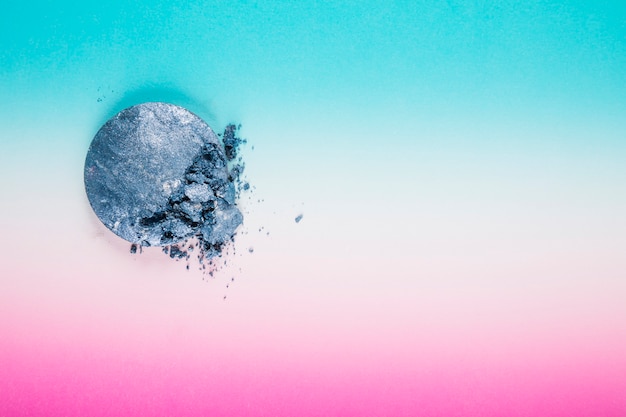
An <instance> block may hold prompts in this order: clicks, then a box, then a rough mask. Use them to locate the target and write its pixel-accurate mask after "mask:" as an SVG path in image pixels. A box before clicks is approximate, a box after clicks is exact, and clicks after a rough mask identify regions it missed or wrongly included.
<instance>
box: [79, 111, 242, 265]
mask: <svg viewBox="0 0 626 417" xmlns="http://www.w3.org/2000/svg"><path fill="white" fill-rule="evenodd" d="M239 129H240V126H237V125H234V124H229V125H228V126H226V128H225V130H224V133H223V134H222V135H216V134H215V133H214V132H213V131H212V130H211V128H210V127H209V126H208V125H207V124H206V123H205V122H204V121H202V120H201V119H200V118H199V117H198V116H196V115H194V114H193V113H191V112H189V111H188V110H186V109H184V108H182V107H178V106H175V105H172V104H167V103H143V104H139V105H136V106H133V107H130V108H128V109H125V110H123V111H121V112H120V113H118V114H117V115H116V116H114V117H113V118H112V119H110V120H109V121H108V122H107V123H105V124H104V126H102V128H101V129H100V130H99V131H98V133H97V134H96V136H95V137H94V140H93V142H92V144H91V146H90V148H89V151H88V153H87V158H86V161H85V188H86V191H87V196H88V198H89V202H90V204H91V206H92V207H93V209H94V211H95V213H96V215H97V216H98V217H99V218H100V220H101V221H102V222H103V223H104V224H105V226H107V227H108V228H109V229H110V230H111V231H113V232H114V233H115V234H117V235H118V236H120V237H122V238H123V239H125V240H127V241H129V242H131V247H130V252H131V253H136V252H137V249H139V251H140V253H141V251H142V248H143V247H144V246H146V247H147V246H162V247H163V252H164V253H165V254H167V255H169V257H170V258H172V259H175V260H181V259H184V260H187V269H189V260H190V257H191V255H190V254H191V252H193V250H194V248H196V249H197V251H198V255H197V257H196V259H197V261H198V262H199V264H200V266H199V268H200V269H201V270H203V271H204V270H206V269H207V265H208V268H209V274H210V275H211V276H212V271H213V270H214V267H215V266H216V263H214V262H213V259H214V258H217V257H221V256H222V255H223V254H224V253H228V252H227V250H226V248H227V247H229V246H231V243H232V242H233V240H234V237H235V232H236V230H237V228H238V227H239V226H240V225H241V224H242V222H243V215H242V213H241V211H240V210H239V209H238V207H237V205H236V201H237V200H238V199H239V196H240V193H241V191H242V190H243V191H247V190H248V189H249V188H250V185H249V183H248V182H244V181H242V179H241V176H242V173H243V171H244V167H245V165H244V163H243V161H242V158H241V157H240V156H239V150H240V147H241V146H242V145H243V144H245V143H246V141H245V140H243V139H241V138H240V137H239V136H238V130H239ZM219 137H221V139H222V140H221V141H220V139H219ZM224 264H225V261H224Z"/></svg>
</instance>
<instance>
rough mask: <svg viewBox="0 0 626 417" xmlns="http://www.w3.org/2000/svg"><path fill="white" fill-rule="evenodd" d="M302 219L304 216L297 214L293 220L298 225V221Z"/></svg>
mask: <svg viewBox="0 0 626 417" xmlns="http://www.w3.org/2000/svg"><path fill="white" fill-rule="evenodd" d="M302 217H304V215H302V214H298V215H297V216H296V218H295V219H294V220H295V221H296V223H300V220H302Z"/></svg>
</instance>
